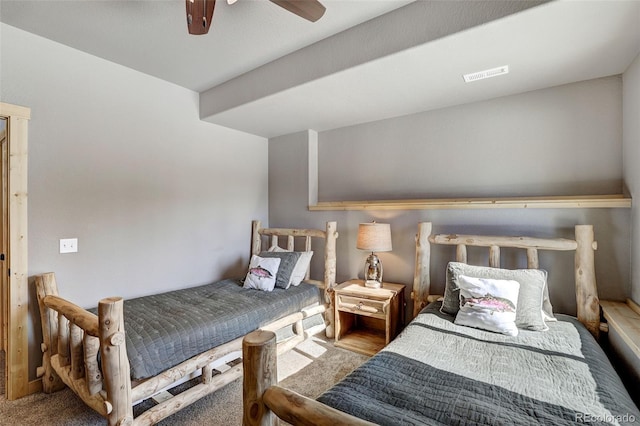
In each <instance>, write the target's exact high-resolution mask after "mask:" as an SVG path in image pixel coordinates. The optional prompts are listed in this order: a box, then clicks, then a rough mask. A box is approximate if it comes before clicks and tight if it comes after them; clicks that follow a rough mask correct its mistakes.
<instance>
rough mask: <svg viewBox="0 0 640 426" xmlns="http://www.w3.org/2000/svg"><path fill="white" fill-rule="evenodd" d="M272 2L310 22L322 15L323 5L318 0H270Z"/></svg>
mask: <svg viewBox="0 0 640 426" xmlns="http://www.w3.org/2000/svg"><path fill="white" fill-rule="evenodd" d="M270 1H271V2H272V3H275V4H277V5H278V6H280V7H282V8H284V9H287V10H288V11H289V12H291V13H295V14H296V15H298V16H300V17H301V18H304V19H306V20H308V21H311V22H316V21H317V20H318V19H320V18H322V15H324V11H325V10H326V9H325V7H324V6H323V5H322V3H320V2H319V1H318V0H270Z"/></svg>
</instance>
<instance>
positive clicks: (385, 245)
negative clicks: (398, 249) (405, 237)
mask: <svg viewBox="0 0 640 426" xmlns="http://www.w3.org/2000/svg"><path fill="white" fill-rule="evenodd" d="M356 248H359V249H360V250H367V251H370V252H374V251H391V225H389V224H388V223H376V222H371V223H361V224H360V225H359V226H358V241H357V243H356Z"/></svg>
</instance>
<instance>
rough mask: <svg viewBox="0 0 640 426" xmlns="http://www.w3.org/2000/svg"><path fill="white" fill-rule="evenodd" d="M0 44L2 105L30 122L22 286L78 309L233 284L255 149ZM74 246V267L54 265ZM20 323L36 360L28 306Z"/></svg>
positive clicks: (61, 54) (261, 192) (16, 35)
mask: <svg viewBox="0 0 640 426" xmlns="http://www.w3.org/2000/svg"><path fill="white" fill-rule="evenodd" d="M0 31H1V33H0V36H1V43H2V44H1V45H0V47H1V52H2V55H1V59H2V63H1V68H0V71H1V72H0V95H1V98H2V101H3V102H7V103H12V104H17V105H24V106H27V107H30V108H31V112H32V120H31V122H30V125H29V275H30V276H33V275H35V274H38V273H42V272H47V271H55V273H56V275H57V278H58V285H59V290H60V293H61V295H62V296H64V297H66V298H68V299H70V300H72V301H74V302H75V303H77V304H78V305H80V306H83V307H91V306H95V305H97V302H98V300H99V299H101V298H103V297H107V296H123V297H125V298H126V297H134V296H139V295H144V294H150V293H157V292H160V291H165V290H170V289H176V288H181V287H190V286H195V285H198V284H205V283H208V282H211V281H213V280H216V279H218V278H221V277H228V276H240V275H241V274H242V273H243V271H244V268H245V266H246V262H247V260H248V250H249V245H250V234H251V220H252V219H261V220H263V221H266V219H267V206H268V198H267V191H268V187H267V176H268V172H267V169H268V165H267V156H268V151H267V142H266V140H265V139H264V138H260V137H257V136H253V135H249V134H246V133H242V132H238V131H234V130H230V129H226V128H223V127H220V126H216V125H213V124H210V123H205V122H202V121H200V119H199V117H198V94H197V93H195V92H192V91H189V90H186V89H184V88H181V87H179V86H176V85H173V84H170V83H167V82H164V81H162V80H159V79H156V78H153V77H150V76H148V75H145V74H142V73H139V72H137V71H133V70H131V69H128V68H125V67H122V66H120V65H116V64H114V63H111V62H108V61H106V60H102V59H100V58H97V57H95V56H91V55H88V54H85V53H83V52H80V51H77V50H74V49H71V48H69V47H66V46H63V45H61V44H57V43H55V42H52V41H50V40H47V39H44V38H41V37H38V36H35V35H33V34H30V33H26V32H23V31H21V30H18V29H15V28H13V27H10V26H7V25H4V24H2V26H1V27H0ZM167 60H171V59H170V58H167ZM74 237H77V238H78V239H79V244H78V245H79V251H78V253H74V254H59V253H58V239H60V238H74ZM30 312H31V317H32V318H31V319H32V323H31V324H30V328H31V329H30V347H31V348H32V350H30V353H31V354H39V353H40V351H39V339H40V337H39V336H40V330H39V327H40V323H39V318H38V317H37V315H38V310H37V303H35V298H34V295H33V292H32V297H31V300H30ZM37 358H38V359H37ZM39 362H40V361H39V356H38V355H35V356H32V357H30V372H31V374H32V375H34V373H35V367H36V366H37V365H39ZM32 378H33V377H32Z"/></svg>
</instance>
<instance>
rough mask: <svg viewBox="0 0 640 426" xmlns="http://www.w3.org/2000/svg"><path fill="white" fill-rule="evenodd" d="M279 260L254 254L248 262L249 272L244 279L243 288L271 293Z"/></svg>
mask: <svg viewBox="0 0 640 426" xmlns="http://www.w3.org/2000/svg"><path fill="white" fill-rule="evenodd" d="M279 266H280V259H279V258H277V257H260V256H256V255H255V254H254V255H253V256H251V262H249V272H247V276H246V277H245V279H244V285H243V286H242V287H243V288H254V289H256V290H262V291H272V290H273V288H274V287H275V285H276V275H277V274H278V267H279Z"/></svg>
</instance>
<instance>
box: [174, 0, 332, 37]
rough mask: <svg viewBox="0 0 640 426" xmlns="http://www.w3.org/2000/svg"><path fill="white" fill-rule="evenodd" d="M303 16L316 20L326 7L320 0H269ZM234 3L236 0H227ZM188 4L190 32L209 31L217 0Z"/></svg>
mask: <svg viewBox="0 0 640 426" xmlns="http://www.w3.org/2000/svg"><path fill="white" fill-rule="evenodd" d="M269 1H271V2H272V3H275V4H277V5H278V6H280V7H282V8H284V9H286V10H288V11H289V12H291V13H294V14H296V15H298V16H300V17H301V18H304V19H306V20H308V21H311V22H316V21H317V20H318V19H320V18H321V17H322V15H324V11H325V7H324V6H323V5H322V3H320V2H319V1H318V0H269ZM227 2H228V3H229V4H233V3H235V2H236V0H227ZM185 3H186V5H187V28H188V29H189V34H194V35H201V34H206V33H207V32H209V27H210V26H211V20H212V18H213V8H214V6H215V4H216V0H185Z"/></svg>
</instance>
